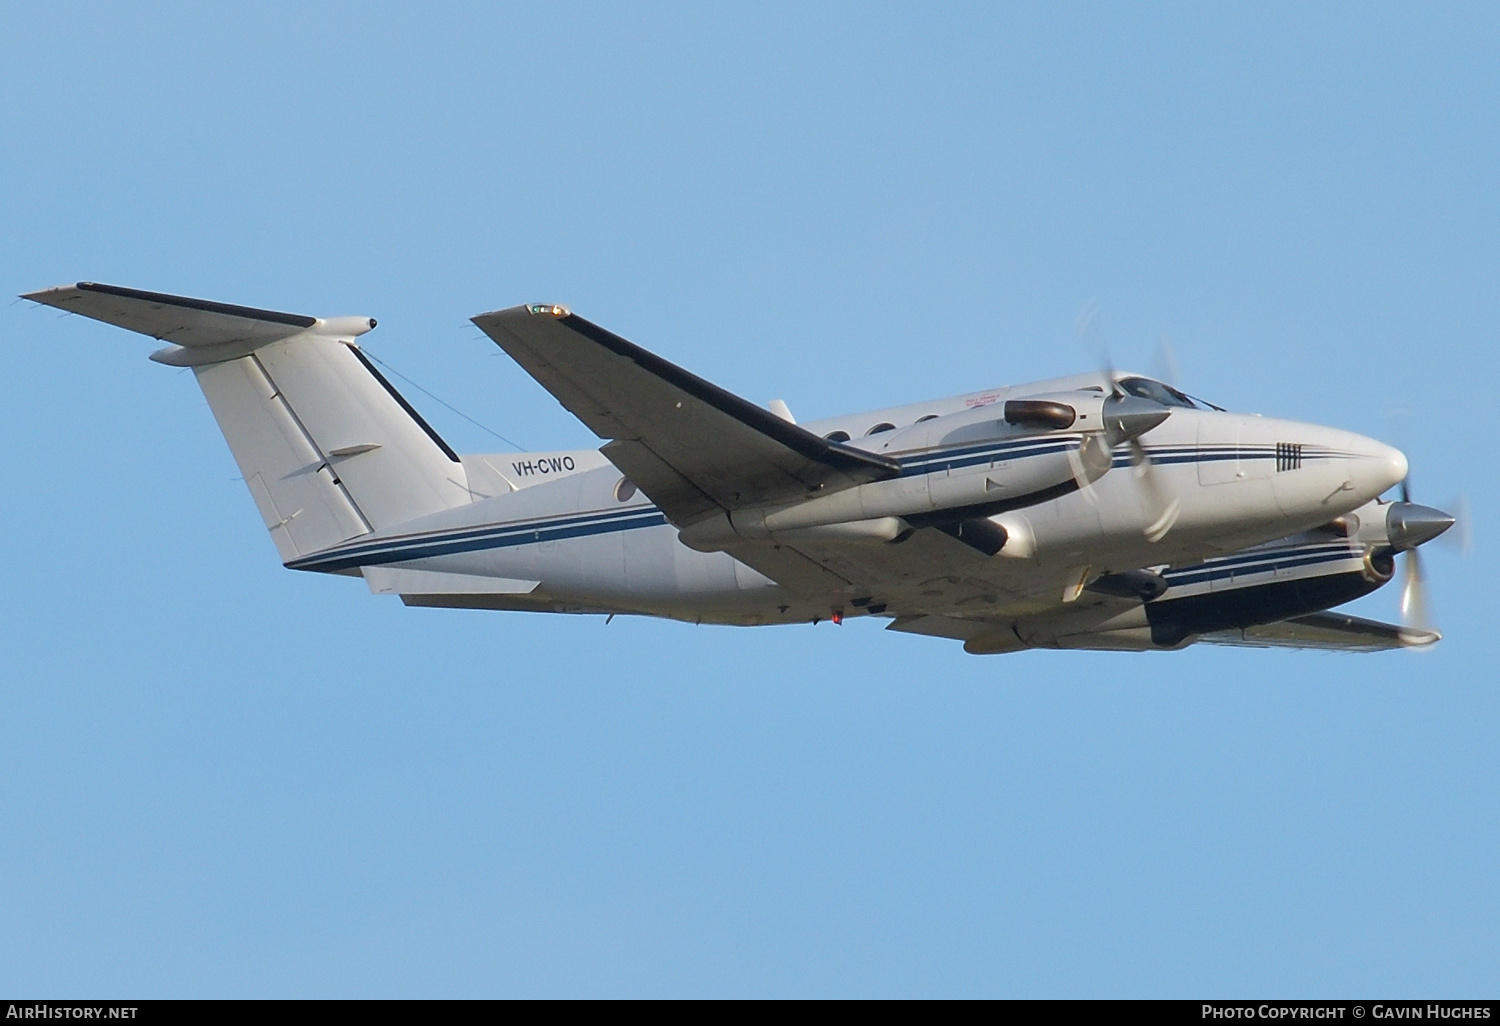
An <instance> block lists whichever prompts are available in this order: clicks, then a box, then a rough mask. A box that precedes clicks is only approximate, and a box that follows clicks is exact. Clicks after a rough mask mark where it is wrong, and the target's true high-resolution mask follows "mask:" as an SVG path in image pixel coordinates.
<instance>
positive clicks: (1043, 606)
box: [23, 282, 1454, 654]
mask: <svg viewBox="0 0 1500 1026" xmlns="http://www.w3.org/2000/svg"><path fill="white" fill-rule="evenodd" d="M23 298H25V299H29V300H32V301H34V302H36V303H40V304H44V305H46V306H51V307H56V308H58V309H60V310H65V311H69V312H72V313H76V314H80V315H82V316H84V317H89V318H93V319H95V320H99V321H103V322H105V323H108V324H112V325H116V326H118V327H122V328H126V329H129V330H131V331H135V332H139V333H142V334H145V335H150V336H152V337H153V338H156V339H158V340H160V341H163V342H166V343H168V344H167V346H166V348H163V349H160V350H157V351H156V352H154V353H152V354H151V357H150V358H151V359H152V360H154V361H156V362H157V363H161V364H165V365H167V366H169V367H188V368H192V370H193V373H194V374H195V375H196V377H197V381H198V384H199V386H201V388H202V390H203V393H204V395H205V396H206V397H207V399H208V404H209V406H210V408H211V409H212V411H213V414H214V416H215V418H216V419H217V421H218V423H219V426H220V428H221V429H222V431H223V433H224V436H225V439H226V440H227V441H228V443H229V447H230V450H231V452H232V454H233V456H234V459H235V461H236V463H237V464H238V465H239V469H240V471H241V473H242V475H243V477H244V480H245V483H246V485H247V487H248V488H249V490H250V494H251V496H252V498H253V499H254V502H255V505H256V508H257V509H258V510H259V512H260V515H261V517H262V519H263V520H264V522H265V526H266V529H267V531H268V532H269V533H270V536H271V540H272V542H273V543H274V544H275V546H276V551H277V553H278V554H279V556H280V558H281V561H282V563H283V564H284V565H285V566H287V567H288V568H291V569H294V570H306V571H313V572H319V573H328V574H340V575H345V576H350V577H362V578H363V579H364V581H365V582H366V584H367V585H368V587H369V589H370V591H371V592H373V593H375V594H380V595H397V596H399V597H400V598H401V600H402V601H403V602H405V603H406V604H407V605H411V606H429V607H445V608H468V609H490V610H520V611H535V612H552V613H581V614H601V615H604V616H608V617H612V616H614V615H618V614H637V615H645V616H657V617H667V618H671V619H674V620H681V621H687V622H691V623H710V624H729V625H743V626H756V625H772V624H792V623H814V624H816V623H819V622H822V621H832V622H833V623H842V622H843V621H844V620H845V619H847V618H850V617H861V616H868V617H877V618H881V619H884V620H886V621H887V623H886V627H887V629H889V630H892V631H896V632H901V633H907V634H916V635H925V636H930V637H937V638H948V639H953V640H956V641H960V642H962V643H963V647H964V650H965V651H967V652H970V653H975V654H993V653H1005V652H1016V651H1021V650H1026V649H1098V650H1115V651H1152V650H1176V649H1182V648H1185V647H1187V646H1188V645H1191V644H1194V643H1199V642H1202V643H1209V644H1219V645H1236V646H1253V647H1293V648H1313V649H1334V650H1345V651H1379V650H1385V649H1393V648H1404V647H1422V646H1427V645H1431V644H1433V643H1434V642H1436V641H1438V640H1439V638H1440V635H1439V634H1438V632H1437V631H1435V630H1432V629H1431V628H1430V627H1428V626H1427V625H1426V624H1424V623H1421V622H1417V621H1419V620H1420V619H1421V617H1420V615H1419V613H1418V611H1417V609H1416V608H1415V607H1419V606H1420V605H1421V604H1422V602H1421V591H1422V583H1421V582H1422V574H1421V571H1420V568H1419V566H1418V563H1417V554H1416V550H1417V547H1418V546H1420V545H1422V544H1424V543H1425V542H1427V541H1429V540H1431V539H1432V538H1434V537H1436V536H1438V535H1440V534H1441V533H1442V532H1443V531H1445V530H1447V529H1448V528H1449V527H1450V526H1451V525H1452V524H1453V523H1454V518H1453V517H1451V516H1449V515H1448V514H1447V513H1444V512H1442V511H1441V510H1437V509H1434V508H1432V507H1428V506H1423V505H1419V504H1417V503H1414V502H1412V501H1410V496H1409V494H1408V492H1407V486H1406V484H1405V482H1406V479H1407V470H1408V467H1407V460H1406V457H1405V456H1404V455H1403V454H1402V453H1401V452H1400V451H1398V450H1396V449H1394V448H1391V447H1390V446H1387V445H1384V444H1381V443H1380V442H1377V441H1374V440H1372V439H1369V438H1364V437H1361V436H1359V435H1357V434H1353V433H1350V432H1347V431H1341V430H1338V429H1335V428H1329V427H1319V426H1316V425H1312V424H1302V423H1296V422H1291V421H1285V420H1273V419H1270V418H1263V417H1259V416H1251V415H1242V414H1236V413H1231V412H1228V411H1226V410H1224V409H1221V408H1220V407H1217V406H1214V405H1212V404H1210V403H1206V402H1203V401H1201V400H1198V399H1195V398H1192V397H1190V396H1189V395H1187V394H1186V393H1184V392H1182V391H1179V390H1178V389H1177V388H1175V387H1172V386H1171V385H1168V384H1165V383H1163V382H1160V381H1156V380H1153V379H1151V378H1149V377H1146V376H1143V375H1139V374H1126V373H1117V372H1115V371H1113V370H1112V369H1108V368H1106V369H1105V370H1104V371H1102V372H1100V373H1092V374H1079V375H1073V376H1070V377H1061V378H1055V379H1051V380H1046V381H1039V382H1033V383H1031V384H1025V385H1012V386H1006V387H997V388H993V389H987V390H984V391H980V392H970V393H967V394H964V395H958V396H953V397H951V398H947V399H938V400H933V401H929V402H919V403H913V404H909V405H905V406H900V407H894V408H890V409H883V410H876V411H873V412H867V413H860V414H852V415H847V416H837V417H832V418H828V419H824V420H818V421H812V422H806V423H798V422H797V421H796V420H795V418H794V417H793V415H792V413H791V411H790V410H789V409H788V408H787V406H786V404H785V403H784V402H782V401H780V400H776V401H773V402H771V403H770V404H769V405H768V406H765V407H762V406H759V405H756V404H755V403H752V402H749V401H748V400H745V399H743V398H740V397H739V396H737V395H734V394H733V393H731V392H728V391H726V390H724V389H722V388H720V387H718V386H716V385H714V384H712V383H710V382H708V381H705V380H704V379H702V378H700V377H697V376H696V375H694V374H692V373H690V372H688V371H686V370H684V369H682V368H680V367H678V366H676V365H674V364H672V363H669V362H668V361H666V360H664V359H662V358H661V357H660V356H657V355H655V354H653V353H651V352H648V351H647V350H645V349H642V348H641V347H639V346H636V345H634V344H632V343H630V342H628V341H626V340H625V339H623V338H621V337H619V336H617V335H615V334H613V333H611V332H609V331H607V330H605V329H604V328H601V327H599V326H598V325H596V324H593V323H592V322H590V321H587V320H585V319H583V318H582V317H580V316H578V315H577V314H574V313H573V312H572V311H571V310H569V309H568V308H567V307H564V306H560V305H556V304H551V303H541V304H530V305H525V306H516V307H511V308H509V309H505V310H497V311H494V312H491V313H484V314H480V315H478V316H476V317H474V318H473V322H474V323H475V324H476V325H477V326H478V327H479V328H480V330H481V331H483V332H484V333H485V334H486V335H487V336H489V338H491V339H492V340H493V341H494V342H495V343H496V344H497V345H499V346H500V348H501V349H503V350H504V351H505V352H506V353H507V354H509V355H510V356H511V357H512V358H513V359H514V360H515V361H516V362H517V363H518V364H520V365H521V367H522V368H523V369H525V370H526V371H527V373H529V374H530V375H531V376H532V377H533V378H535V379H536V380H537V381H538V382H539V383H540V384H541V385H542V387H544V388H545V389H547V390H548V391H549V392H551V393H552V395H553V396H555V397H556V398H557V399H558V401H559V402H560V403H561V404H562V405H563V406H564V407H565V408H566V409H567V410H569V411H570V412H571V413H573V414H574V415H575V416H576V417H578V419H579V420H581V421H582V422H583V423H584V424H585V425H586V426H587V427H589V428H590V429H591V430H592V431H593V432H594V433H595V434H596V435H598V436H599V437H600V438H601V439H603V440H604V444H603V445H602V446H601V447H600V448H598V449H585V450H566V451H564V450H559V451H550V452H502V453H484V454H473V455H461V454H459V453H456V452H454V450H453V449H452V448H450V447H449V445H448V444H447V443H446V442H445V441H444V440H443V439H442V438H441V437H440V436H439V435H438V433H437V432H436V431H434V430H433V429H432V427H431V426H430V425H429V424H428V423H427V422H426V421H425V420H423V419H422V417H421V415H420V414H418V413H417V411H416V410H415V409H414V408H413V407H412V406H411V404H410V403H408V402H407V401H406V399H405V398H403V397H402V396H401V394H400V393H399V392H397V391H396V389H395V388H394V387H392V385H391V384H390V382H389V381H388V380H387V379H386V378H385V376H384V375H382V374H381V373H380V371H379V370H378V369H377V368H376V366H375V364H374V363H373V362H372V361H371V359H370V358H369V357H368V356H367V355H366V354H365V353H364V352H363V350H362V349H361V346H360V343H359V341H358V340H359V339H360V338H361V337H362V336H363V335H364V334H365V333H366V332H368V331H370V330H371V329H373V328H374V327H375V325H376V322H375V319H374V318H371V317H329V318H315V317H309V316H304V315H300V314H289V313H281V312H277V311H272V310H261V309H255V308H251V307H244V306H235V305H231V304H227V303H217V302H210V301H206V300H200V299H190V298H186V297H182V296H172V295H165V294H161V293H155V292H145V291H141V290H138V289H130V288H122V287H119V286H114V285H103V284H97V283H93V282H78V283H76V284H72V285H64V286H59V287H56V288H51V289H45V290H42V291H39V292H32V293H29V294H26V295H25V296H24V297H23ZM1397 485H1400V486H1401V488H1402V492H1401V498H1400V499H1399V500H1395V501H1391V500H1387V499H1385V498H1383V496H1384V495H1385V493H1386V492H1388V491H1390V490H1391V489H1392V488H1394V487H1396V486H1397ZM1398 553H1405V554H1406V555H1405V559H1406V583H1405V585H1404V592H1405V599H1404V601H1403V606H1404V607H1406V608H1408V611H1409V614H1410V615H1408V617H1407V622H1405V623H1402V624H1388V623H1380V622H1377V621H1373V620H1367V619H1363V618H1360V617H1355V616H1351V615H1348V614H1345V613H1341V612H1336V611H1333V607H1335V606H1339V605H1341V604H1343V603H1345V602H1348V601H1350V600H1352V599H1355V598H1358V597H1360V596H1362V595H1365V594H1367V593H1369V592H1372V591H1374V590H1375V589H1377V588H1379V587H1381V586H1382V585H1384V584H1385V583H1387V582H1388V581H1390V580H1391V579H1392V578H1393V576H1394V575H1395V556H1396V555H1397V554H1398Z"/></svg>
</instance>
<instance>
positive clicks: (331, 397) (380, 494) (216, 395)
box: [25, 282, 471, 563]
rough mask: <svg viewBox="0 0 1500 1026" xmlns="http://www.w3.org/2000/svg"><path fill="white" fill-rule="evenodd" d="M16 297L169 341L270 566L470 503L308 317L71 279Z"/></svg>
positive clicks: (384, 393)
mask: <svg viewBox="0 0 1500 1026" xmlns="http://www.w3.org/2000/svg"><path fill="white" fill-rule="evenodd" d="M25 298H27V299H31V300H35V301H36V302H38V303H45V304H47V305H48V306H55V307H58V308H59V309H62V310H69V311H72V312H74V313H79V314H82V315H83V316H85V317H92V318H94V319H95V320H100V321H104V322H106V323H109V324H114V325H117V326H119V327H122V328H128V329H130V330H132V331H138V332H141V333H142V334H146V335H151V336H153V337H155V338H159V339H162V340H164V341H168V342H171V343H173V345H172V346H171V347H169V348H167V349H163V350H160V351H158V352H156V353H153V354H151V358H152V359H153V360H156V361H157V362H159V363H165V364H168V365H171V366H179V367H192V368H193V373H194V374H196V375H197V378H198V384H199V386H200V387H201V388H202V389H203V394H204V395H205V396H206V397H207V398H208V405H209V407H210V409H212V410H213V413H214V417H215V418H216V419H217V420H218V422H219V427H220V429H221V430H222V431H223V432H224V437H225V439H226V440H227V441H228V442H229V448H230V450H231V451H232V452H233V453H234V458H235V462H236V463H238V464H239V468H240V472H241V473H242V474H244V477H245V483H246V484H247V485H248V486H249V488H250V494H251V496H252V497H253V498H254V499H255V505H256V507H257V508H258V509H259V510H260V514H261V516H262V518H264V520H265V523H266V527H267V529H268V530H269V531H270V532H271V538H272V540H273V541H274V542H275V543H276V551H277V552H278V553H279V554H280V555H281V559H282V562H284V563H285V562H290V561H292V560H293V559H296V558H298V557H301V556H306V555H308V554H309V553H312V552H316V551H318V550H320V549H325V548H328V547H329V546H331V545H336V544H338V543H339V542H342V541H346V540H348V539H350V538H354V537H358V536H359V535H361V534H366V533H368V532H370V531H372V530H377V529H380V528H384V527H390V526H393V525H395V524H400V523H404V522H405V521H408V520H414V519H416V518H417V517H420V516H424V515H426V514H428V513H435V512H438V511H439V510H443V509H451V508H452V507H455V506H462V505H466V504H468V503H469V502H470V501H471V495H470V492H469V489H468V481H467V476H466V475H465V473H464V468H463V464H462V463H460V462H459V458H458V456H457V455H456V454H455V453H454V452H453V450H452V449H450V448H449V447H448V445H447V444H446V443H445V442H444V441H443V440H442V439H441V438H439V437H438V435H437V433H436V432H435V431H433V430H432V428H431V427H429V426H428V425H427V423H426V422H425V421H424V420H422V418H421V416H420V415H418V414H417V412H416V411H415V410H414V409H412V408H411V406H410V405H409V404H408V403H407V402H406V400H405V399H403V398H402V397H401V395H400V394H399V393H398V392H397V391H396V390H395V389H394V388H392V387H391V384H390V383H389V382H388V381H386V380H385V378H384V377H383V376H382V375H381V374H380V372H379V371H377V370H376V369H375V367H374V366H373V365H372V364H371V363H370V361H369V359H368V358H367V357H366V356H365V355H364V354H363V353H362V352H360V351H359V347H358V346H357V345H355V343H354V339H355V338H356V337H358V336H359V335H362V334H364V333H365V332H366V331H369V330H370V329H371V328H373V327H374V326H375V321H374V320H373V319H372V318H365V317H339V318H329V319H319V318H313V317H304V316H301V315H297V314H285V313H277V312H275V311H271V310H255V309H251V308H249V307H240V306H230V305H228V304H224V303H212V302H208V301H205V300H198V299H186V298H184V297H181V296H167V295H161V294H158V293H154V292H140V291H137V290H135V289H125V288H119V287H117V286H113V285H96V284H94V283H92V282H80V283H78V284H77V285H67V286H62V287H59V288H55V289H47V290H45V291H43V292H34V293H31V294H29V295H27V296H26V297H25Z"/></svg>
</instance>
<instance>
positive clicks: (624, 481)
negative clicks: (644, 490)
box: [615, 477, 635, 502]
mask: <svg viewBox="0 0 1500 1026" xmlns="http://www.w3.org/2000/svg"><path fill="white" fill-rule="evenodd" d="M615 498H616V499H617V500H619V501H620V502H629V501H630V500H631V499H633V498H635V482H634V481H631V480H630V478H628V477H622V478H620V481H619V483H618V484H616V485H615Z"/></svg>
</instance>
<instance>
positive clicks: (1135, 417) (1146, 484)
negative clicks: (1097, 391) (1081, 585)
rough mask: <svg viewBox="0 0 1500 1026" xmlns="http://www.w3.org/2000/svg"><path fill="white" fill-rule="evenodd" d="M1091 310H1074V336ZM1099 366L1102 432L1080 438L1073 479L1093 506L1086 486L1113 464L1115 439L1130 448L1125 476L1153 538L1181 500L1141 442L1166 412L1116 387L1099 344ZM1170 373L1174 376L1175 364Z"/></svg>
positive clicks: (1085, 332) (1092, 318) (1081, 332)
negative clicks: (1132, 485)
mask: <svg viewBox="0 0 1500 1026" xmlns="http://www.w3.org/2000/svg"><path fill="white" fill-rule="evenodd" d="M1097 313H1098V307H1097V304H1094V303H1090V304H1089V305H1088V306H1087V307H1085V308H1084V310H1083V312H1082V313H1080V314H1079V316H1078V323H1077V329H1078V337H1079V339H1080V340H1083V339H1085V338H1086V337H1087V336H1089V335H1090V334H1092V333H1093V331H1094V328H1095V322H1096V320H1097ZM1160 353H1165V354H1166V355H1167V357H1168V358H1169V359H1171V350H1170V343H1168V342H1166V341H1165V339H1164V340H1163V345H1162V347H1161V350H1160ZM1160 353H1159V355H1160ZM1171 362H1172V363H1173V364H1174V365H1175V363H1176V361H1175V359H1171ZM1099 364H1100V366H1099V374H1100V378H1101V379H1102V381H1103V383H1104V392H1105V400H1104V432H1103V434H1102V435H1092V436H1085V439H1084V442H1083V445H1082V446H1080V448H1079V451H1078V456H1077V458H1076V459H1075V461H1074V467H1073V470H1074V477H1075V479H1077V480H1078V483H1079V489H1080V490H1081V491H1082V492H1083V495H1084V498H1086V499H1088V500H1089V501H1090V502H1092V503H1095V504H1097V503H1098V501H1099V499H1098V496H1097V495H1095V494H1094V491H1093V489H1092V488H1091V487H1089V485H1090V484H1091V483H1092V482H1093V481H1095V480H1097V479H1098V478H1099V477H1102V476H1103V474H1104V472H1105V471H1107V470H1108V469H1109V468H1110V467H1111V466H1113V464H1114V448H1115V446H1117V445H1120V444H1121V443H1124V444H1125V445H1127V446H1128V448H1129V450H1130V464H1131V477H1132V480H1134V481H1135V487H1136V491H1137V492H1138V493H1139V494H1140V496H1141V505H1142V506H1143V507H1144V508H1145V511H1146V516H1147V518H1148V522H1147V524H1146V528H1145V530H1144V532H1143V533H1144V534H1145V536H1146V540H1147V541H1149V542H1159V541H1161V540H1162V539H1163V538H1165V537H1166V536H1167V532H1168V531H1170V530H1171V529H1172V526H1173V525H1174V524H1176V523H1177V518H1178V516H1180V515H1181V513H1182V504H1181V502H1179V501H1178V499H1177V497H1176V496H1174V495H1172V494H1171V492H1170V491H1168V489H1167V488H1166V486H1165V485H1164V484H1163V482H1162V480H1161V475H1160V474H1159V473H1157V470H1156V465H1155V464H1154V463H1152V462H1151V457H1150V455H1149V454H1148V453H1147V452H1146V446H1145V445H1144V444H1143V443H1142V442H1141V436H1142V435H1144V434H1145V433H1146V432H1147V431H1150V430H1151V429H1152V428H1154V427H1156V426H1157V425H1158V424H1160V423H1161V422H1162V421H1164V420H1166V419H1167V417H1168V416H1170V414H1171V410H1169V409H1167V408H1166V407H1164V406H1162V405H1161V404H1160V403H1157V402H1153V401H1152V400H1150V399H1144V398H1142V397H1140V396H1135V395H1130V394H1128V393H1126V392H1125V391H1124V390H1123V389H1122V388H1120V379H1119V375H1117V374H1116V373H1115V368H1114V363H1113V362H1112V361H1111V360H1110V358H1109V350H1108V349H1107V348H1105V347H1103V346H1101V347H1100V355H1099ZM1173 376H1174V377H1175V366H1174V374H1173ZM1089 471H1093V472H1094V474H1093V477H1087V473H1088V472H1089Z"/></svg>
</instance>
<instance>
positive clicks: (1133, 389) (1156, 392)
mask: <svg viewBox="0 0 1500 1026" xmlns="http://www.w3.org/2000/svg"><path fill="white" fill-rule="evenodd" d="M1118 384H1119V386H1120V388H1121V389H1122V390H1124V391H1125V392H1127V393H1128V394H1130V395H1134V396H1139V397H1140V398H1142V399H1150V400H1151V401H1152V402H1154V403H1161V404H1162V405H1163V406H1180V407H1182V408H1183V409H1188V410H1220V412H1222V409H1221V407H1218V406H1215V405H1214V404H1213V403H1206V402H1203V401H1202V400H1200V399H1194V398H1193V397H1192V396H1190V395H1188V394H1187V393H1186V392H1179V391H1178V390H1177V389H1175V388H1173V387H1172V386H1171V385H1165V384H1162V383H1161V382H1160V381H1153V380H1152V379H1150V378H1121V379H1120V380H1119V382H1118Z"/></svg>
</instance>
